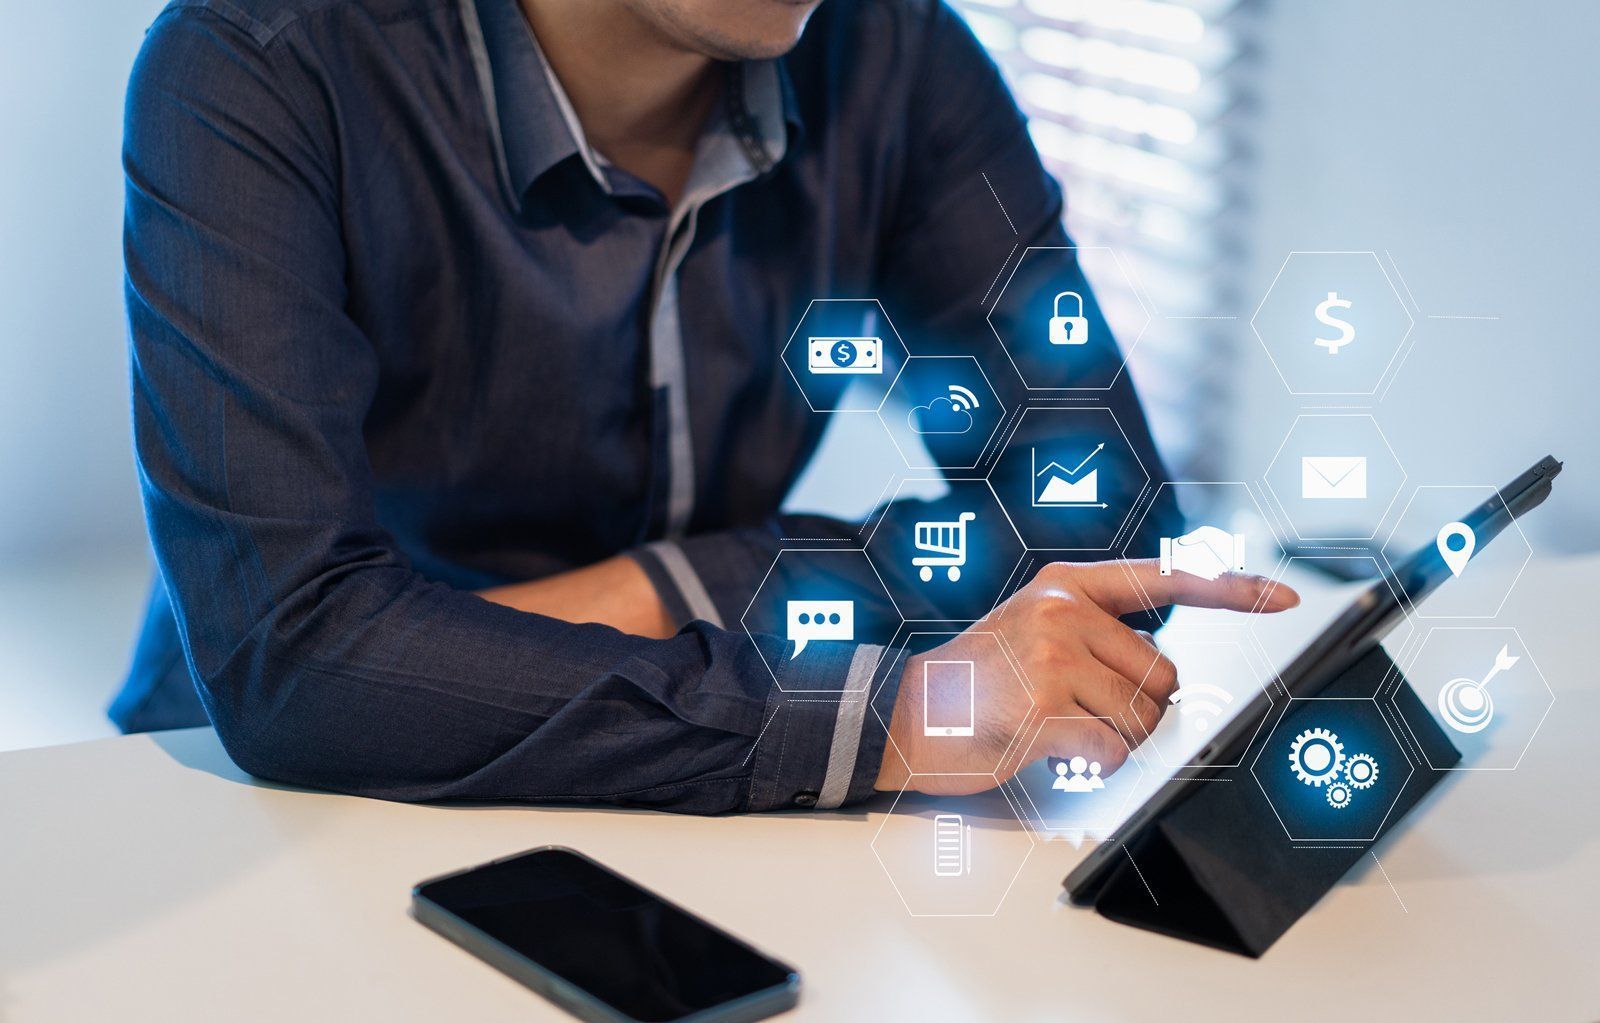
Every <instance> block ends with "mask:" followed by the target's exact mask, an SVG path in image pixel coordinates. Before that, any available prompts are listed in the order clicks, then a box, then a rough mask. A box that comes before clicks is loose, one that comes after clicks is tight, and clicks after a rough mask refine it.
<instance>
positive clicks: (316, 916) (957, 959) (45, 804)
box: [0, 559, 1600, 1023]
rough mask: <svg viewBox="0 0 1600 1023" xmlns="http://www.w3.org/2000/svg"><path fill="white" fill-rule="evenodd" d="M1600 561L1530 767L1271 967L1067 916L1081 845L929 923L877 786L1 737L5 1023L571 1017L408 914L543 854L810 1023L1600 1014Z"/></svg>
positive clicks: (1543, 653) (1483, 784)
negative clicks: (602, 806) (769, 795)
mask: <svg viewBox="0 0 1600 1023" xmlns="http://www.w3.org/2000/svg"><path fill="white" fill-rule="evenodd" d="M1597 577H1600V560H1592V559H1591V560H1583V561H1567V562H1545V563H1538V562H1536V563H1535V564H1534V565H1533V566H1531V567H1530V569H1529V570H1528V572H1527V574H1526V575H1525V576H1524V578H1523V579H1522V581H1521V584H1520V585H1519V587H1518V589H1517V591H1516V592H1515V594H1514V595H1513V597H1512V600H1511V603H1510V604H1509V605H1508V606H1507V609H1506V612H1505V615H1504V620H1506V621H1509V622H1512V623H1514V624H1516V625H1517V626H1518V627H1519V628H1520V629H1521V630H1522V636H1523V638H1524V640H1525V641H1526V643H1527V645H1528V647H1529V649H1530V650H1532V651H1534V652H1535V653H1536V656H1537V658H1538V661H1539V664H1540V666H1541V667H1542V668H1543V671H1544V674H1545V675H1546V677H1547V678H1548V680H1549V682H1550V685H1551V687H1552V688H1553V689H1554V690H1555V692H1556V694H1557V701H1556V704H1555V712H1554V713H1553V714H1551V715H1550V717H1549V719H1548V720H1547V721H1546V722H1545V725H1544V728H1543V730H1542V731H1541V732H1540V734H1539V736H1538V740H1537V742H1536V744H1535V746H1534V748H1533V749H1532V750H1531V751H1530V752H1529V754H1528V755H1527V757H1526V758H1525V759H1524V761H1523V763H1522V765H1521V766H1520V768H1519V769H1518V770H1516V771H1515V772H1511V773H1504V774H1499V773H1493V774H1482V773H1474V774H1457V775H1453V776H1452V777H1451V778H1449V779H1447V780H1446V781H1445V783H1444V784H1443V785H1442V786H1441V787H1440V790H1439V791H1437V792H1436V793H1435V794H1434V796H1433V797H1431V798H1430V799H1429V800H1428V801H1426V802H1425V803H1424V804H1423V805H1422V807H1421V808H1420V811H1419V812H1418V813H1417V814H1415V815H1414V816H1413V818H1412V819H1410V820H1409V821H1407V822H1406V823H1405V824H1404V825H1403V826H1402V827H1401V828H1400V829H1399V830H1397V831H1396V832H1395V833H1394V834H1392V835H1390V836H1389V837H1388V838H1387V839H1386V840H1385V841H1384V842H1383V843H1381V844H1380V845H1379V846H1378V849H1377V852H1378V856H1379V857H1380V858H1381V860H1382V866H1383V868H1384V870H1386V871H1387V875H1388V879H1386V878H1385V876H1384V871H1382V870H1379V869H1378V868H1377V867H1376V866H1375V865H1374V863H1373V861H1372V859H1371V858H1370V857H1369V858H1368V860H1367V861H1366V863H1365V865H1364V866H1363V867H1360V868H1357V870H1356V871H1355V872H1353V873H1352V874H1351V875H1350V876H1349V877H1347V878H1346V879H1345V881H1344V882H1343V883H1342V884H1340V885H1339V886H1338V887H1337V888H1336V889H1335V890H1334V891H1333V892H1332V893H1331V894H1330V895H1329V896H1328V897H1327V898H1326V899H1324V900H1323V902H1322V903H1321V904H1319V905H1318V906H1317V907H1316V908H1315V909H1314V910H1313V911H1312V912H1311V913H1310V914H1309V915H1308V916H1307V917H1306V918H1305V919H1304V920H1302V921H1301V922H1300V923H1299V924H1298V925H1296V926H1295V927H1294V928H1293V929H1292V930H1291V931H1290V932H1289V933H1288V934H1287V935H1286V936H1285V937H1284V938H1283V939H1282V940H1281V941H1279V942H1278V944H1277V945H1276V946H1275V947H1274V948H1273V949H1272V950H1271V951H1270V952H1269V953H1268V954H1267V955H1266V956H1265V958H1263V959H1261V960H1259V961H1252V960H1249V959H1245V958H1242V957H1238V956H1233V955H1229V954H1225V953H1221V952H1214V951H1210V950H1207V949H1204V948H1200V947H1196V946H1192V945H1188V944H1185V943H1182V942H1178V941H1174V940H1170V939H1166V938H1162V937H1158V936H1156V935H1153V934H1149V933H1145V932H1142V931H1138V930H1134V929H1132V928H1128V927H1123V926H1120V925H1117V924H1113V923H1110V922H1108V921H1105V920H1103V919H1101V918H1100V917H1098V916H1096V915H1095V914H1093V913H1091V912H1088V911H1084V910H1078V909H1075V908H1072V907H1070V906H1068V905H1065V904H1063V902H1062V901H1061V900H1060V899H1059V898H1058V895H1059V893H1060V890H1061V889H1060V882H1061V878H1062V877H1063V875H1065V874H1066V872H1067V871H1068V870H1069V869H1070V868H1071V867H1072V865H1073V864H1074V863H1075V862H1076V861H1077V860H1078V859H1079V858H1080V857H1081V856H1082V855H1083V851H1082V850H1081V849H1077V848H1074V847H1073V846H1072V845H1070V844H1068V843H1065V842H1059V841H1057V842H1049V843H1038V844H1036V845H1034V846H1033V848H1032V852H1031V854H1030V855H1029V857H1028V859H1027V861H1026V863H1025V865H1024V867H1023V869H1022V872H1021V874H1020V875H1019V876H1018V878H1017V880H1016V883H1015V885H1014V887H1013V888H1012V889H1011V892H1010V894H1009V896H1008V897H1007V899H1006V901H1005V903H1004V904H1003V906H1002V907H1001V909H1000V911H999V913H998V914H997V915H996V916H994V917H992V918H989V917H979V918H959V919H941V918H914V917H912V916H910V915H909V914H908V913H907V912H906V910H905V908H904V906H903V905H902V903H901V902H900V900H899V899H898V897H897V896H896V894H895V892H894V890H893V889H892V887H891V886H890V885H889V884H888V883H887V881H886V879H885V876H884V874H883V872H882V870H881V868H880V866H879V864H878V861H877V859H876V858H875V857H874V856H873V855H872V853H871V851H870V849H869V844H868V843H869V841H870V840H871V838H872V836H873V834H874V832H875V831H876V830H877V827H878V824H879V822H880V821H881V819H882V814H883V811H884V809H885V807H884V806H881V805H880V806H876V807H874V808H873V809H872V810H871V811H869V812H854V813H832V814H817V815H803V814H774V815H764V816H752V817H745V818H728V819H698V818H688V817H678V816H673V815H669V814H659V813H633V812H621V811H604V810H598V811H596V810H566V809H538V810H530V809H510V808H441V807H425V806H405V805H400V804H393V803H383V802H377V801H374V800H364V799H354V798H348V797H341V796H335V795H326V794H322V793H315V792H305V791H296V790H288V789H280V788H276V787H272V786H267V785H260V784H256V783H252V782H251V781H250V780H249V779H247V778H246V777H245V776H244V775H242V774H241V773H240V772H239V771H238V770H237V769H236V768H234V767H233V766H232V765H231V764H230V763H229V762H228V760H227V759H226V757H225V756H224V755H223V754H222V752H221V749H220V747H219V746H218V745H217V743H216V740H215V739H214V737H213V736H212V735H211V734H210V733H209V731H202V730H196V731H188V732H172V733H166V734H161V735H156V736H139V737H129V738H120V739H109V740H102V741H97V742H88V743H82V744H78V745H73V746H62V747H56V748H51V749H38V750H26V751H21V752H15V753H9V754H4V755H0V821H3V825H0V826H3V827H4V829H5V830H4V838H3V840H0V1020H5V1021H16V1023H23V1021H34V1020H95V1019H113V1018H150V1019H162V1020H191V1019H192V1020H208V1021H209V1020H224V1019H225V1020H248V1019H261V1020H282V1019H296V1020H324V1019H337V1020H355V1019H373V1020H402V1019H417V1020H423V1019H475V1020H491V1019H505V1020H519V1021H521V1020H529V1019H565V1018H567V1017H565V1016H564V1015H562V1014H561V1013H560V1012H559V1011H558V1010H556V1009H554V1008H553V1007H551V1006H550V1005H548V1004H547V1003H545V1002H544V1001H543V1000H541V999H540V998H539V997H538V996H536V995H534V994H532V993H530V992H528V991H526V990H524V989H522V988H521V987H519V986H518V985H517V984H515V983H514V982H512V981H510V980H508V979H507V978H505V977H503V976H501V975H500V974H498V973H496V972H495V971H494V970H492V969H490V968H489V967H487V966H485V965H483V964H481V963H479V962H478V961H476V960H475V959H473V958H471V957H470V956H468V955H467V954H465V953H463V952H461V951H459V950H458V949H456V948H455V947H453V946H451V945H449V944H447V943H446V942H444V941H443V940H441V939H439V938H438V937H436V936H435V935H433V934H432V933H431V932H429V931H427V930H425V929H424V928H423V927H421V926H420V925H418V924H417V923H415V922H414V921H412V920H411V919H410V918H409V917H408V915H407V905H408V893H409V889H410V886H411V884H412V883H413V882H415V881H417V880H419V879H421V878H423V877H427V876H430V875H432V874H435V873H439V872H442V871H446V870H450V869H453V868H456V867H460V866H465V865H468V864H471V863H475V862H479V861H482V860H487V859H491V858H494V857H497V856H502V855H505V854H507V853H509V852H512V851H515V850H517V849H520V848H524V847H528V846H533V845H538V844H543V843H562V844H567V845H571V846H574V847H577V848H579V849H582V850H584V851H586V852H588V853H590V854H592V855H594V856H596V857H598V858H599V859H601V860H602V861H604V862H606V863H609V864H611V865H613V866H615V867H616V868H618V869H620V870H622V871H623V872H625V873H627V874H629V875H631V876H633V877H635V878H637V879H639V880H640V881H642V882H643V883H645V884H647V885H649V886H651V887H654V888H657V889H659V890H660V891H662V892H664V893H666V894H668V895H669V896H671V897H674V898H676V899H678V900H680V901H682V902H684V903H686V904H687V905H688V906H690V907H691V908H693V909H695V910H698V911H699V912H701V913H704V914H705V915H706V916H708V917H710V918H711V919H713V920H715V921H718V922H719V923H721V924H722V925H724V926H726V927H728V928H730V929H732V930H733V931H735V932H736V933H739V934H742V935H744V936H746V937H748V938H750V939H751V940H753V941H754V942H756V943H757V944H758V945H760V946H762V947H764V948H766V949H768V950H770V951H772V952H775V953H776V954H778V955H780V956H782V957H784V958H786V959H788V960H790V961H792V962H793V963H795V964H797V965H798V966H799V967H800V969H801V971H802V972H803V974H804V976H805V991H804V994H803V996H802V1000H801V1008H800V1009H799V1011H798V1012H797V1013H795V1014H794V1016H796V1017H800V1018H805V1019H816V1020H843V1019H871V1020H889V1019H916V1020H922V1021H933V1020H1014V1021H1028V1020H1057V1019H1072V1020H1102V1019H1104V1020H1109V1019H1183V1020H1204V1019H1217V1020H1238V1019H1262V1018H1279V1019H1294V1020H1312V1019H1335V1020H1340V1021H1344V1023H1348V1021H1351V1020H1362V1021H1366V1020H1378V1019H1452V1020H1469V1019H1486V1020H1512V1019H1519V1020H1520V1019H1540V1020H1594V1019H1600V969H1597V967H1600V958H1597V954H1596V951H1595V948H1596V942H1595V929H1596V921H1597V920H1600V823H1597V820H1600V798H1597V796H1596V793H1597V792H1600V743H1597V741H1596V738H1597V736H1596V730H1597V728H1600V688H1597V687H1596V685H1595V683H1594V682H1593V678H1594V674H1593V671H1592V669H1591V667H1590V665H1591V662H1592V654H1591V646H1590V641H1591V638H1592V632H1593V630H1592V627H1591V623H1590V622H1589V620H1588V618H1589V612H1588V611H1587V610H1585V609H1586V608H1590V607H1593V606H1594V601H1593V598H1592V596H1591V594H1592V592H1593V588H1594V585H1595V579H1596V578H1597ZM1011 840H1013V841H1016V842H1028V841H1029V839H1028V838H1027V836H1026V835H1025V834H1023V833H1020V832H1016V833H1014V835H1013V838H1012V839H1011ZM1390 881H1392V886H1391V884H1390Z"/></svg>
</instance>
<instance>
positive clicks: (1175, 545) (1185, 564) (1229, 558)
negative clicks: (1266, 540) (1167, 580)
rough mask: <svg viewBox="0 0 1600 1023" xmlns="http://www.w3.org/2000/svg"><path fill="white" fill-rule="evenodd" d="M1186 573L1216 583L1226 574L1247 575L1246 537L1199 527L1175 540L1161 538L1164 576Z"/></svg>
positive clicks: (1213, 527)
mask: <svg viewBox="0 0 1600 1023" xmlns="http://www.w3.org/2000/svg"><path fill="white" fill-rule="evenodd" d="M1175 571H1177V572H1187V573H1188V574H1189V575H1197V576H1199V577H1200V578H1202V579H1215V578H1216V577H1217V576H1219V575H1221V574H1222V573H1224V572H1242V571H1244V534H1243V533H1228V532H1224V531H1223V530H1220V529H1218V528H1217V527H1216V526H1200V527H1199V528H1197V529H1194V530H1191V531H1190V532H1188V533H1185V534H1184V535H1183V536H1180V537H1176V538H1168V537H1165V536H1164V537H1162V538H1161V574H1162V575H1171V574H1172V573H1173V572H1175Z"/></svg>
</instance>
